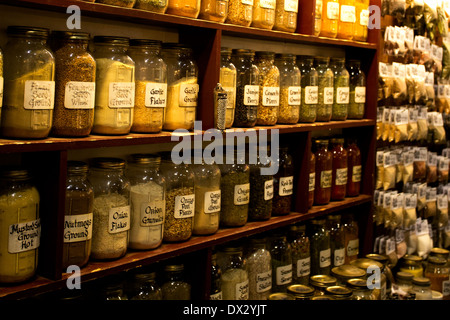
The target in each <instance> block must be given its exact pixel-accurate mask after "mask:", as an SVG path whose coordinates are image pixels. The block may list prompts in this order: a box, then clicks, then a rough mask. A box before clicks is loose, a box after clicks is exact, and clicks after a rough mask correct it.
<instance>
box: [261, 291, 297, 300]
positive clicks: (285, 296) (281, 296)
mask: <svg viewBox="0 0 450 320" xmlns="http://www.w3.org/2000/svg"><path fill="white" fill-rule="evenodd" d="M267 300H295V297H294V296H293V295H292V294H289V293H287V292H275V293H271V294H270V296H269V298H268V299H267Z"/></svg>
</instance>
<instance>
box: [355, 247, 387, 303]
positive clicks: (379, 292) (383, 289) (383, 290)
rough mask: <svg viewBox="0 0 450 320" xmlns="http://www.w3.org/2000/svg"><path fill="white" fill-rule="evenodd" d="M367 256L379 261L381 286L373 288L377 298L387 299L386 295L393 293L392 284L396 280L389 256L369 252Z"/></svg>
mask: <svg viewBox="0 0 450 320" xmlns="http://www.w3.org/2000/svg"><path fill="white" fill-rule="evenodd" d="M366 258H367V259H371V260H372V261H376V262H377V263H379V264H378V266H379V268H380V269H381V279H380V288H379V289H378V288H375V289H373V293H374V295H375V297H376V298H377V300H386V297H387V296H388V295H389V294H390V293H391V287H392V284H393V283H394V282H395V280H394V276H393V275H392V270H391V268H390V267H389V257H388V256H386V255H384V254H377V253H369V254H366ZM355 261H356V260H355Z"/></svg>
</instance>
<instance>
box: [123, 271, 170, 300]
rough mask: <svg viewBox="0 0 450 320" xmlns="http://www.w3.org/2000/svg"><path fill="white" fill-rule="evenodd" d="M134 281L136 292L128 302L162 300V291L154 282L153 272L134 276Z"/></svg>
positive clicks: (154, 274)
mask: <svg viewBox="0 0 450 320" xmlns="http://www.w3.org/2000/svg"><path fill="white" fill-rule="evenodd" d="M134 281H135V285H136V287H137V290H136V292H134V294H133V296H131V297H130V300H162V290H161V287H160V286H159V284H158V283H157V281H156V272H155V271H152V272H149V273H138V274H136V275H135V277H134ZM128 296H129V295H128Z"/></svg>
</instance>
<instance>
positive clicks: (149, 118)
mask: <svg viewBox="0 0 450 320" xmlns="http://www.w3.org/2000/svg"><path fill="white" fill-rule="evenodd" d="M152 84H155V85H158V83H156V82H151V81H136V83H135V94H136V97H135V100H134V119H133V125H132V126H131V131H133V132H145V133H154V132H160V131H161V130H162V126H163V123H164V107H165V106H166V101H167V98H166V97H165V95H164V98H163V99H161V100H160V101H159V103H158V104H159V105H154V106H153V107H150V106H147V105H146V103H147V100H146V99H147V98H146V94H147V86H149V85H150V86H151V85H152ZM162 90H163V91H165V90H164V89H162Z"/></svg>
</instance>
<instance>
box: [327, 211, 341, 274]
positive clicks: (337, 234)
mask: <svg viewBox="0 0 450 320" xmlns="http://www.w3.org/2000/svg"><path fill="white" fill-rule="evenodd" d="M327 225H328V226H327V229H328V230H329V231H330V249H331V267H332V268H334V267H339V266H342V265H343V264H344V262H345V235H344V226H343V225H342V223H341V215H340V214H332V215H328V216H327Z"/></svg>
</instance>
